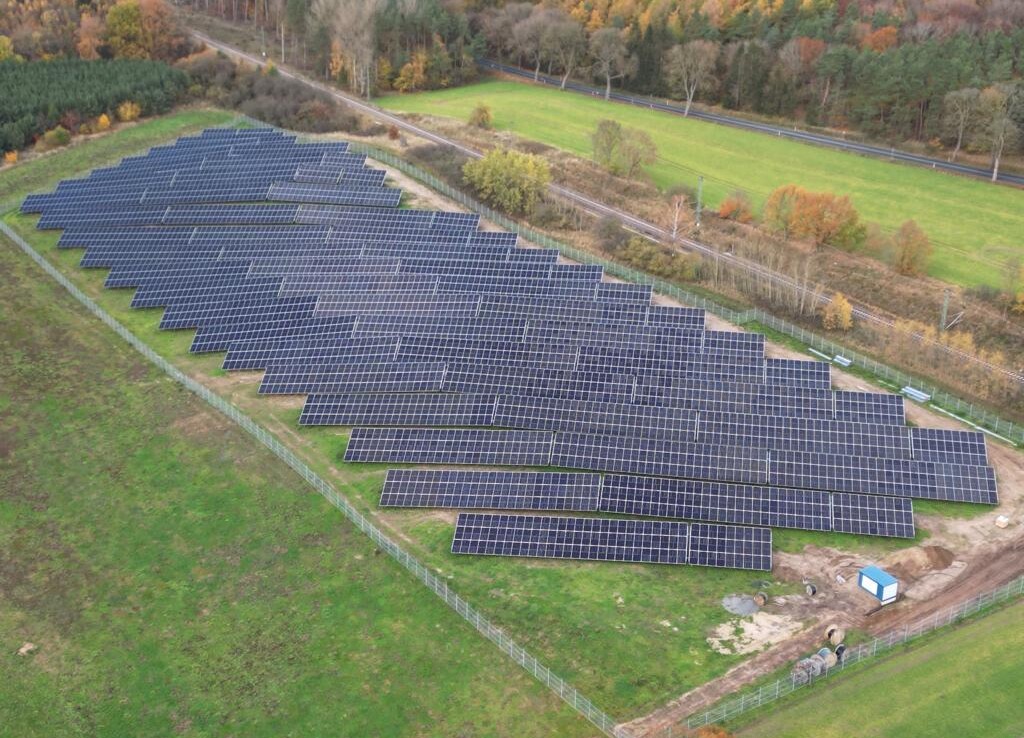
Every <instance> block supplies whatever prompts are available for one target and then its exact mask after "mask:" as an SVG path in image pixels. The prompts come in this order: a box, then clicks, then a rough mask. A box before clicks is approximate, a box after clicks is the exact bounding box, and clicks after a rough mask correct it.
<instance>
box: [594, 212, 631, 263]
mask: <svg viewBox="0 0 1024 738" xmlns="http://www.w3.org/2000/svg"><path fill="white" fill-rule="evenodd" d="M594 238H596V239H597V245H598V246H599V247H600V248H601V250H602V251H605V252H607V253H609V254H614V253H615V252H617V251H618V250H619V249H620V248H622V247H623V246H625V245H626V242H627V241H629V232H628V231H627V230H626V229H625V228H623V227H622V223H620V222H619V220H618V218H616V217H614V216H612V215H605V216H604V217H602V218H601V219H600V220H598V221H597V223H595V224H594Z"/></svg>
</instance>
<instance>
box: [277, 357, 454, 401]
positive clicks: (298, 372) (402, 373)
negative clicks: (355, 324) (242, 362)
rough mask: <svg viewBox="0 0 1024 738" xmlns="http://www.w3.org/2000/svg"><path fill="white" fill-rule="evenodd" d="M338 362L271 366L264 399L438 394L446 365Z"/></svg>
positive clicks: (430, 363) (434, 363)
mask: <svg viewBox="0 0 1024 738" xmlns="http://www.w3.org/2000/svg"><path fill="white" fill-rule="evenodd" d="M360 362H361V360H358V359H357V360H354V361H353V362H350V363H347V364H346V363H344V362H338V363H337V364H325V365H322V366H317V367H308V366H294V365H287V364H286V365H282V366H274V365H273V364H271V365H270V366H268V367H267V371H266V372H265V373H264V375H263V381H262V382H261V383H260V389H259V393H260V394H261V395H308V394H349V393H383V392H439V391H440V390H441V382H442V381H443V379H444V364H443V363H439V362H426V363H386V364H378V363H370V364H367V363H360Z"/></svg>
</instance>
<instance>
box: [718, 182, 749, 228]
mask: <svg viewBox="0 0 1024 738" xmlns="http://www.w3.org/2000/svg"><path fill="white" fill-rule="evenodd" d="M718 217H719V218H723V219H725V220H735V221H736V222H737V223H752V222H753V220H754V208H753V206H752V205H751V204H750V198H749V197H747V193H745V192H740V191H738V190H737V191H736V192H734V193H732V194H731V195H729V196H728V197H727V198H725V199H724V200H722V202H721V204H720V205H719V206H718Z"/></svg>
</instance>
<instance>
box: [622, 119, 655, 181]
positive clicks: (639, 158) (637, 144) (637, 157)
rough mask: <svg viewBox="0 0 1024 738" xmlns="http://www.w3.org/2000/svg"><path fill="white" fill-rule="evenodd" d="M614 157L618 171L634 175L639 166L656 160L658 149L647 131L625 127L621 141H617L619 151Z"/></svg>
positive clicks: (630, 175)
mask: <svg viewBox="0 0 1024 738" xmlns="http://www.w3.org/2000/svg"><path fill="white" fill-rule="evenodd" d="M615 158H616V160H617V162H618V169H619V171H620V172H621V173H622V174H623V175H625V176H626V177H634V176H636V174H637V172H639V170H640V167H642V166H643V165H645V164H653V163H654V162H655V161H656V160H657V158H658V150H657V148H656V147H655V145H654V141H653V140H652V139H651V137H650V134H648V133H647V131H643V130H641V129H639V128H626V129H625V130H624V131H623V133H622V141H620V142H619V151H618V155H617V156H616V157H615Z"/></svg>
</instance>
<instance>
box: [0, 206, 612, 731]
mask: <svg viewBox="0 0 1024 738" xmlns="http://www.w3.org/2000/svg"><path fill="white" fill-rule="evenodd" d="M0 232H3V233H4V234H5V235H6V236H7V237H8V238H9V239H10V240H11V241H12V242H13V243H15V244H16V245H17V246H18V247H19V248H20V249H21V250H22V251H24V252H25V253H26V254H27V255H28V256H29V257H30V258H31V259H32V260H33V261H34V262H35V263H36V264H38V265H39V266H40V267H41V268H42V269H43V270H44V271H45V272H46V273H47V274H48V275H49V276H51V277H52V278H53V279H55V280H56V281H57V282H58V283H60V285H61V286H62V287H64V288H65V289H66V290H67V291H68V292H70V293H71V295H72V296H73V297H74V298H75V299H76V300H78V301H79V302H80V303H81V304H82V305H84V306H85V307H86V308H87V309H88V310H89V312H91V313H92V314H93V315H95V316H96V317H97V318H99V319H100V320H101V321H103V323H105V324H106V325H107V326H109V327H110V328H111V329H112V330H113V331H114V332H116V333H117V334H118V335H119V336H120V337H121V338H123V339H124V340H125V341H127V342H128V343H129V344H131V346H132V347H133V348H134V349H135V350H137V351H138V352H139V353H141V354H142V355H143V356H145V357H146V358H147V359H149V360H150V361H151V362H152V363H154V364H155V365H156V366H158V367H159V368H160V369H161V370H162V371H163V372H164V373H165V374H167V375H168V376H169V377H171V379H173V380H174V381H175V382H177V383H178V384H180V385H181V386H182V387H184V388H185V389H187V390H189V391H190V392H192V393H193V394H195V395H197V396H199V397H200V398H201V399H202V400H204V401H205V402H207V403H208V404H209V405H211V406H212V407H213V408H214V409H216V410H217V411H219V412H220V413H222V414H223V415H225V416H226V417H227V418H229V419H230V420H232V421H233V422H234V423H236V424H237V425H239V426H240V427H241V428H242V429H243V430H245V431H246V432H247V433H249V434H250V435H252V436H253V437H254V438H256V440H258V441H259V442H260V443H262V444H263V445H264V446H266V447H267V448H268V449H270V451H271V452H273V453H274V455H275V456H277V457H278V458H279V459H281V460H282V461H283V462H284V463H286V464H287V465H288V466H290V467H291V468H292V469H293V470H294V471H295V472H296V473H297V474H298V475H299V476H300V477H302V478H303V479H304V480H305V481H306V482H307V483H308V484H309V485H310V486H311V487H313V489H315V490H316V491H317V492H319V493H320V494H321V495H323V496H324V497H325V498H326V499H327V500H328V501H329V502H330V503H331V504H332V505H334V507H336V508H337V509H338V510H340V511H341V512H342V514H344V516H345V517H346V518H348V519H349V520H350V521H351V522H352V523H353V524H354V525H355V526H356V527H357V528H358V529H359V530H360V531H362V532H363V533H365V534H366V535H367V536H368V537H369V538H370V540H372V541H373V542H374V543H375V544H376V545H377V546H379V547H380V549H381V550H382V551H384V552H385V553H387V554H388V555H389V556H391V557H392V558H393V559H395V560H396V561H397V562H398V563H399V564H401V565H402V566H403V567H405V568H406V569H408V570H409V571H410V572H412V574H413V575H414V576H415V577H416V578H417V579H419V580H420V582H421V583H422V584H424V585H425V586H426V587H428V588H429V589H430V590H431V591H432V592H434V593H435V594H436V595H437V596H438V597H440V598H441V599H442V600H444V602H445V604H447V605H448V606H449V607H450V608H452V609H453V610H455V612H457V613H458V614H459V615H461V616H462V618H463V619H464V620H466V621H467V622H468V623H469V624H470V625H472V626H473V627H474V628H476V630H477V631H479V632H480V633H481V634H482V635H483V636H484V637H485V638H487V639H488V640H490V641H491V642H493V643H494V644H495V645H496V646H497V647H498V648H499V649H500V650H501V651H502V652H503V653H505V654H506V655H507V656H509V657H511V658H512V660H513V661H515V662H516V663H517V664H519V665H520V666H521V667H522V668H523V669H525V670H526V671H527V672H529V673H530V674H531V675H532V676H533V677H535V678H536V679H538V680H539V681H540V682H542V683H543V684H544V685H546V686H547V687H548V688H549V689H551V691H553V692H554V693H555V694H557V695H558V696H559V697H561V698H562V699H563V700H564V701H565V702H566V703H568V704H569V705H570V706H571V707H572V708H573V709H574V710H576V711H577V712H578V713H580V714H581V715H582V716H583V717H585V718H586V719H587V720H589V721H590V722H591V723H593V724H594V725H595V726H596V727H597V728H598V729H599V730H600V731H601V732H602V733H604V734H605V735H607V736H611V738H630V734H629V733H628V732H627V731H626V730H625V729H623V728H620V727H618V726H617V725H616V724H615V721H613V720H612V719H611V718H610V717H609V716H608V715H607V714H605V713H604V712H603V711H602V710H600V709H599V708H598V707H597V706H596V705H594V703H593V702H591V701H590V700H589V699H587V698H586V697H585V696H584V695H582V694H580V692H579V691H578V690H577V689H576V688H575V687H573V686H572V685H571V684H569V683H568V682H566V681H565V680H564V679H562V678H561V677H559V676H558V675H557V674H555V673H554V672H552V671H551V670H550V669H549V668H548V667H546V666H545V665H544V664H542V663H541V662H540V661H538V660H537V658H536V657H534V656H533V655H532V654H531V653H530V652H529V651H527V650H526V649H525V648H523V647H522V646H520V645H519V644H518V643H516V642H515V640H513V639H512V638H510V637H509V636H508V635H506V634H505V632H504V631H503V630H502V629H501V628H499V627H498V626H496V625H494V624H493V623H492V622H490V621H489V620H488V619H487V618H486V617H485V616H484V615H482V614H481V613H480V612H479V611H478V610H477V609H475V608H474V607H473V606H472V605H470V604H469V602H468V601H466V600H465V599H464V598H462V597H461V596H459V595H458V594H457V593H456V592H455V591H453V590H452V589H450V588H449V587H448V583H447V582H446V581H445V580H444V579H441V578H440V577H438V576H436V575H435V574H434V573H432V572H431V571H430V570H429V569H427V567H425V566H424V565H423V564H422V563H420V561H419V560H417V559H416V557H414V556H412V555H411V554H410V553H408V552H407V551H405V550H404V549H403V548H402V547H401V546H399V545H398V544H397V543H395V542H394V541H392V540H391V539H390V538H388V536H387V535H386V534H385V533H384V532H383V531H381V530H380V528H378V527H377V526H375V525H374V524H373V523H371V522H370V521H369V520H368V519H367V518H366V517H365V516H364V515H363V514H362V513H360V512H359V511H358V510H357V509H356V508H355V507H354V506H353V505H352V504H351V503H350V502H349V501H348V499H346V498H345V497H344V495H342V494H340V493H339V492H338V491H337V490H336V489H335V488H334V486H333V485H331V484H330V483H329V482H328V481H327V480H325V479H324V478H323V477H321V476H320V475H319V474H317V473H316V472H315V471H313V469H311V468H310V467H309V465H308V464H306V463H305V462H304V461H303V460H302V459H301V458H299V456H298V455H296V454H295V453H294V452H293V451H292V450H291V449H289V448H288V447H287V446H285V445H284V444H283V443H281V442H280V441H279V440H278V439H277V438H276V437H275V436H274V435H273V434H271V433H270V432H269V431H267V430H266V429H265V428H263V427H262V426H261V425H260V424H258V423H257V422H255V421H254V420H252V419H251V418H250V417H249V416H248V415H246V414H245V413H243V412H241V411H240V410H239V409H238V408H236V407H235V406H234V405H232V404H231V403H229V402H228V401H227V400H225V399H224V398H222V397H220V396H219V395H217V394H216V393H214V392H212V391H211V390H209V389H207V388H206V387H205V386H204V385H202V384H200V383H199V382H197V381H196V380H194V379H192V378H191V377H189V376H188V375H187V374H185V373H184V372H182V371H181V370H180V369H178V368H177V367H175V366H174V365H173V364H171V363H170V362H169V361H167V360H166V359H164V358H163V357H162V356H160V355H159V354H157V353H156V352H155V351H153V349H151V348H150V347H149V346H148V345H147V344H146V343H145V342H144V341H142V340H141V339H139V338H138V337H137V336H135V334H134V333H132V332H131V331H130V330H128V329H127V328H125V327H124V326H123V325H121V323H119V322H118V321H117V320H116V319H115V318H113V317H112V316H111V315H110V314H108V313H107V312H106V311H105V310H104V309H103V308H101V307H100V306H99V305H98V304H97V303H96V302H95V301H93V300H92V298H90V297H89V296H88V295H86V294H85V293H84V292H82V291H81V290H80V289H78V287H77V286H75V284H74V283H72V282H71V281H70V280H69V279H68V278H67V277H65V276H64V275H63V274H61V272H60V271H59V270H58V269H57V268H56V267H54V266H53V265H52V264H51V263H50V262H49V261H47V260H46V258H44V257H43V256H42V255H41V254H39V253H38V252H37V251H36V250H35V249H34V248H32V246H31V245H30V244H29V243H28V242H26V241H25V240H24V239H23V238H21V236H19V235H18V234H17V233H16V232H15V231H14V230H13V229H12V228H10V226H8V225H7V224H6V223H3V222H0Z"/></svg>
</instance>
